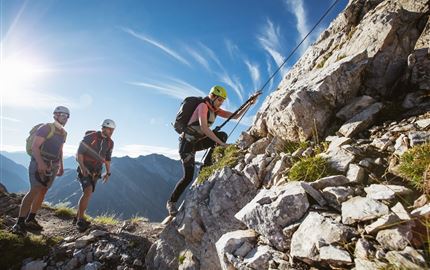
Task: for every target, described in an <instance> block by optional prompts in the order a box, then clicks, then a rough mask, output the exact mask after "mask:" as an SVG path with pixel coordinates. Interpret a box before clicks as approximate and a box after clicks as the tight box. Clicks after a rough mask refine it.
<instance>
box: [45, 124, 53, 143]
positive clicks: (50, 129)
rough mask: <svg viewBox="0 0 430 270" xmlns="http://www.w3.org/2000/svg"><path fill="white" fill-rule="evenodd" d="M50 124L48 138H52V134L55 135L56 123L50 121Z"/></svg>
mask: <svg viewBox="0 0 430 270" xmlns="http://www.w3.org/2000/svg"><path fill="white" fill-rule="evenodd" d="M48 126H49V133H48V136H46V139H47V140H49V139H51V138H52V136H54V133H55V125H54V123H49V124H48Z"/></svg>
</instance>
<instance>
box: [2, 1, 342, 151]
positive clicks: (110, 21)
mask: <svg viewBox="0 0 430 270" xmlns="http://www.w3.org/2000/svg"><path fill="white" fill-rule="evenodd" d="M332 2H333V1H332V0H330V1H322V0H271V1H259V0H241V1H227V0H220V1H201V0H193V1H155V0H151V1H146V0H145V1H144V0H142V1H138V0H124V1H106V0H104V1H101V0H100V1H88V0H74V1H71V0H70V1H66V0H63V1H59V0H56V1H53V0H43V1H42V0H34V1H30V0H28V1H19V0H0V4H1V11H0V12H1V14H0V15H1V25H0V40H1V62H0V91H1V111H0V113H1V114H0V121H1V138H0V144H1V145H0V146H1V149H2V150H5V151H19V150H24V147H25V146H24V145H25V139H26V137H27V135H28V131H29V130H30V129H31V127H32V126H34V125H35V124H37V123H41V122H48V121H51V119H52V110H53V109H54V107H55V106H57V105H66V106H69V107H70V109H71V117H70V119H69V122H68V124H67V126H66V129H67V130H68V132H69V135H68V140H67V143H66V146H65V153H66V155H73V154H74V153H75V152H76V149H77V145H78V144H79V141H80V140H81V139H82V136H83V134H84V132H85V131H86V130H94V129H99V127H100V123H101V121H102V120H103V119H105V118H112V119H114V120H115V121H116V122H117V126H118V128H117V130H116V131H115V133H114V137H113V139H114V140H115V149H114V155H115V156H124V155H130V156H138V155H141V154H143V155H146V154H149V153H154V152H155V153H161V154H165V155H168V156H170V157H173V158H177V156H178V155H177V134H176V133H175V131H174V130H173V128H172V127H171V125H170V123H171V122H172V121H173V120H174V118H175V115H176V112H177V110H178V107H179V104H180V102H181V100H182V99H183V98H184V97H186V96H189V95H206V93H207V92H208V90H209V89H210V87H211V86H213V85H215V84H219V85H223V86H225V87H226V89H227V91H228V92H229V99H228V102H227V103H226V104H225V107H226V108H227V109H230V110H234V109H235V108H237V107H238V106H240V105H241V104H242V102H243V101H244V100H246V99H247V98H248V97H249V95H251V93H253V92H254V91H255V90H256V89H258V88H259V87H261V86H262V84H263V83H264V82H265V81H266V80H267V78H268V77H269V76H270V74H271V73H272V72H273V71H274V70H275V69H276V68H277V66H278V65H279V64H280V63H282V61H283V59H284V57H286V56H287V55H288V54H289V53H290V51H291V50H292V49H293V48H294V46H295V45H296V44H297V43H298V42H299V41H300V39H301V38H302V37H303V36H305V35H306V34H307V32H308V31H309V30H310V28H311V27H312V26H313V25H314V23H315V22H316V21H317V20H318V18H319V17H320V16H321V15H322V14H323V12H324V11H325V10H326V9H327V8H328V6H330V5H331V3H332ZM346 4H347V0H341V1H340V3H339V4H338V5H337V6H336V7H335V9H334V10H333V11H332V12H331V13H330V14H329V16H328V17H327V18H326V19H325V20H324V21H323V23H322V25H321V26H320V27H319V28H318V29H317V30H316V33H315V34H313V35H312V36H311V38H310V39H309V40H308V41H307V42H306V43H305V44H304V46H303V47H302V48H301V49H300V51H299V52H298V53H297V54H296V55H295V57H293V58H292V59H291V60H290V61H289V62H288V63H287V69H288V67H291V66H292V65H294V63H295V61H296V60H297V59H298V57H299V56H300V54H302V53H303V52H304V51H305V49H306V47H307V46H309V45H310V44H311V42H312V41H314V40H315V39H316V38H317V36H318V34H319V33H320V32H321V31H322V30H323V29H325V28H326V27H327V26H328V25H329V23H330V22H331V21H332V20H333V19H334V18H335V17H336V16H337V14H338V13H339V12H340V11H341V10H342V9H343V8H344V7H345V5H346ZM287 69H285V70H283V72H286V71H287ZM279 81H280V76H277V77H276V78H275V80H274V81H273V82H272V83H270V84H269V85H268V87H267V88H266V89H265V90H266V92H265V95H264V96H263V99H264V97H265V96H266V95H267V93H268V92H269V91H272V90H274V88H276V86H277V84H278V83H279ZM263 99H260V100H259V102H258V104H257V105H256V106H254V107H253V108H252V109H251V110H250V111H249V112H248V114H247V116H246V118H245V119H244V121H243V124H240V125H239V127H238V129H237V130H236V131H235V132H234V133H233V135H232V137H231V138H230V139H229V142H234V141H235V140H236V139H237V137H238V136H239V134H240V131H242V130H245V129H247V128H248V127H249V125H250V123H251V120H252V117H253V116H254V115H255V113H256V112H257V111H258V108H259V106H261V103H262V101H263ZM218 123H220V122H218ZM233 125H234V123H231V124H229V125H227V126H226V128H225V130H226V131H227V132H230V131H231V129H232V127H233Z"/></svg>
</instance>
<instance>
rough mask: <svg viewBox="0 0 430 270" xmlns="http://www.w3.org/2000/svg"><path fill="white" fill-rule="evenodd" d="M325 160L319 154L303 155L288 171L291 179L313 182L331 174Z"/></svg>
mask: <svg viewBox="0 0 430 270" xmlns="http://www.w3.org/2000/svg"><path fill="white" fill-rule="evenodd" d="M331 173H332V171H331V169H330V166H329V164H328V162H327V160H326V159H325V158H323V157H321V156H314V157H305V158H302V159H300V160H299V161H297V162H296V163H295V164H294V165H293V166H292V167H291V169H290V171H289V172H288V178H289V179H290V180H291V181H306V182H313V181H315V180H318V179H320V178H322V177H325V176H329V175H331Z"/></svg>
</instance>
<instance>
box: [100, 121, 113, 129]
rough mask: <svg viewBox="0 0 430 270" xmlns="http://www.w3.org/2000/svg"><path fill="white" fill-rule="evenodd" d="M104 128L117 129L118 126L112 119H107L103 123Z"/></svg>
mask: <svg viewBox="0 0 430 270" xmlns="http://www.w3.org/2000/svg"><path fill="white" fill-rule="evenodd" d="M102 127H107V128H116V125H115V122H114V121H113V120H112V119H105V120H104V121H103V123H102Z"/></svg>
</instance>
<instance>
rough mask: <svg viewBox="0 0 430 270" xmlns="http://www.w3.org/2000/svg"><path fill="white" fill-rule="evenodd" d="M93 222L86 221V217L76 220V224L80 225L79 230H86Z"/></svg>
mask: <svg viewBox="0 0 430 270" xmlns="http://www.w3.org/2000/svg"><path fill="white" fill-rule="evenodd" d="M90 224H91V222H89V221H86V220H85V219H80V220H78V222H76V226H77V227H78V231H79V232H84V231H86V230H87V229H88V228H89V227H90Z"/></svg>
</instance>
